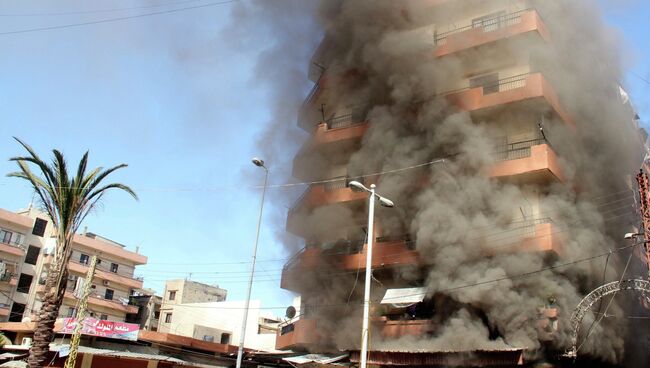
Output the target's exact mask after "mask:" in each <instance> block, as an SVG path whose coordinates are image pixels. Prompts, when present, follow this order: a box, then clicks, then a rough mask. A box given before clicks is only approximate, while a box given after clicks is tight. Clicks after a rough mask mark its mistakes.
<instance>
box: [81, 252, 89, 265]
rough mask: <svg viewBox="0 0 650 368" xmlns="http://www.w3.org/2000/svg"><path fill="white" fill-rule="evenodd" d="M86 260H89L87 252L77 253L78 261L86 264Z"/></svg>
mask: <svg viewBox="0 0 650 368" xmlns="http://www.w3.org/2000/svg"><path fill="white" fill-rule="evenodd" d="M88 261H90V256H88V255H87V254H81V255H79V263H81V264H85V265H87V264H88Z"/></svg>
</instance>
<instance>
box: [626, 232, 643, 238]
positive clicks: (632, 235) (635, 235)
mask: <svg viewBox="0 0 650 368" xmlns="http://www.w3.org/2000/svg"><path fill="white" fill-rule="evenodd" d="M637 236H639V234H638V233H626V234H625V236H624V238H625V239H634V238H636V237H637Z"/></svg>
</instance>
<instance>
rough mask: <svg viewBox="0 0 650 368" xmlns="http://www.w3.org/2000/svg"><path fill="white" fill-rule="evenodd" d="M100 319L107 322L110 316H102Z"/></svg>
mask: <svg viewBox="0 0 650 368" xmlns="http://www.w3.org/2000/svg"><path fill="white" fill-rule="evenodd" d="M99 319H101V320H102V321H106V320H108V314H102V315H101V316H100V317H99Z"/></svg>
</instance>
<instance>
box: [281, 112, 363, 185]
mask: <svg viewBox="0 0 650 368" xmlns="http://www.w3.org/2000/svg"><path fill="white" fill-rule="evenodd" d="M368 126H369V125H368V123H367V122H366V121H364V117H363V116H360V115H359V116H358V115H355V114H346V115H340V116H335V117H333V118H331V119H328V120H327V121H326V122H323V123H320V124H318V128H316V131H315V132H314V134H313V135H312V136H311V137H310V138H309V140H308V141H307V142H305V144H303V146H302V148H301V149H300V151H299V152H298V154H297V155H296V158H295V159H294V161H293V175H294V176H295V177H299V178H308V177H310V175H309V174H308V173H309V172H310V171H312V172H313V171H315V170H314V162H313V161H314V158H315V157H324V158H325V161H327V162H331V161H332V159H336V157H337V156H340V155H341V154H342V153H344V152H352V151H353V150H354V149H355V147H356V146H357V145H359V143H360V142H361V139H362V138H363V135H364V134H365V133H366V131H367V130H368Z"/></svg>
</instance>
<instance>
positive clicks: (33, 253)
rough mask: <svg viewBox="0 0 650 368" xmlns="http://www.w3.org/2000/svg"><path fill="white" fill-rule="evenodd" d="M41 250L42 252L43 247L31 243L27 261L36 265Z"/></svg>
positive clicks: (26, 257)
mask: <svg viewBox="0 0 650 368" xmlns="http://www.w3.org/2000/svg"><path fill="white" fill-rule="evenodd" d="M40 252H41V248H38V247H35V246H33V245H30V246H29V248H27V255H26V256H25V263H28V264H30V265H35V264H36V261H38V254H39V253H40Z"/></svg>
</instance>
